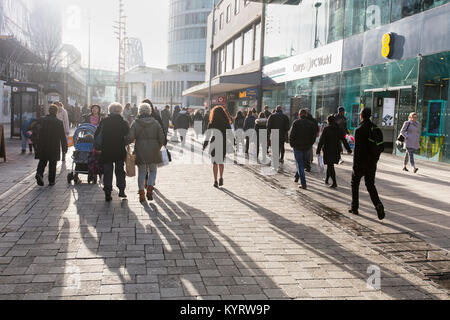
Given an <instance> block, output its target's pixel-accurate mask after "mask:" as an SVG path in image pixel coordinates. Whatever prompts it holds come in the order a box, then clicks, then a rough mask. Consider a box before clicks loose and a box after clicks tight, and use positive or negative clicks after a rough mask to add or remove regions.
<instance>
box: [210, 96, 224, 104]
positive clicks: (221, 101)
mask: <svg viewBox="0 0 450 320" xmlns="http://www.w3.org/2000/svg"><path fill="white" fill-rule="evenodd" d="M226 102H227V97H224V96H220V97H217V98H213V99H212V103H213V104H225V103H226Z"/></svg>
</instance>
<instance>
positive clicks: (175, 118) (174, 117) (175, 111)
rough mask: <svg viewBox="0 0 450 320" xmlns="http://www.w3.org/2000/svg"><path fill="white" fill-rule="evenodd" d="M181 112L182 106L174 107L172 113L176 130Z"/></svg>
mask: <svg viewBox="0 0 450 320" xmlns="http://www.w3.org/2000/svg"><path fill="white" fill-rule="evenodd" d="M180 112H181V107H180V106H175V108H174V109H173V115H172V124H173V126H174V129H175V130H176V125H175V122H176V120H177V117H178V114H179V113H180Z"/></svg>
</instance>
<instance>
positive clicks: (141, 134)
mask: <svg viewBox="0 0 450 320" xmlns="http://www.w3.org/2000/svg"><path fill="white" fill-rule="evenodd" d="M135 140H136V144H135V153H136V164H138V165H140V164H159V163H161V162H162V158H161V147H162V146H163V145H164V140H165V135H164V131H163V129H162V127H161V125H160V124H159V123H158V121H156V120H155V119H154V118H152V117H140V118H139V119H137V120H136V121H135V122H134V123H133V125H132V126H131V129H130V133H129V134H128V136H127V138H126V144H130V143H132V142H133V141H135Z"/></svg>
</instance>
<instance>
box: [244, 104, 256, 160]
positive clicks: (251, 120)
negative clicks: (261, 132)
mask: <svg viewBox="0 0 450 320" xmlns="http://www.w3.org/2000/svg"><path fill="white" fill-rule="evenodd" d="M255 124H256V109H252V110H249V112H248V115H247V118H245V121H244V131H245V135H246V136H245V154H246V155H247V156H248V154H249V151H250V140H253V138H254V134H255V131H254V130H255ZM252 130H253V131H252Z"/></svg>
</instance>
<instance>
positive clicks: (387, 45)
mask: <svg viewBox="0 0 450 320" xmlns="http://www.w3.org/2000/svg"><path fill="white" fill-rule="evenodd" d="M393 44H394V34H393V33H386V34H384V35H383V40H382V47H381V55H382V56H383V57H384V58H386V59H390V58H392V54H393V53H394V51H393Z"/></svg>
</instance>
